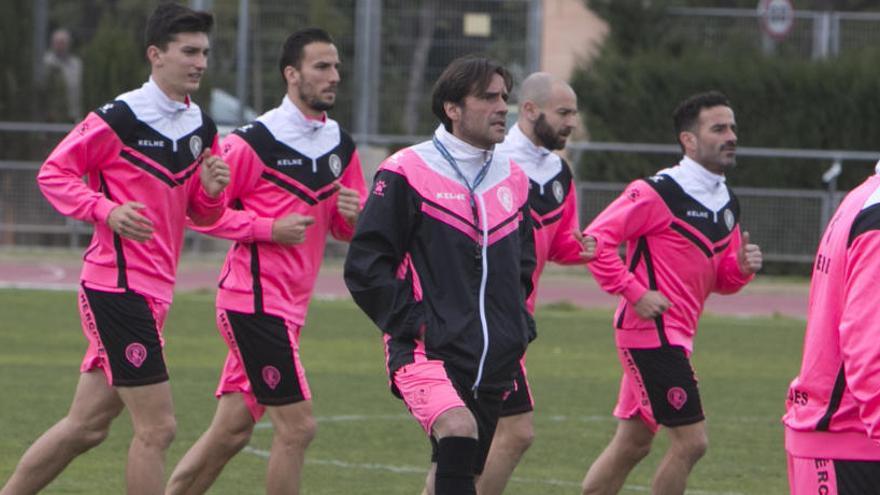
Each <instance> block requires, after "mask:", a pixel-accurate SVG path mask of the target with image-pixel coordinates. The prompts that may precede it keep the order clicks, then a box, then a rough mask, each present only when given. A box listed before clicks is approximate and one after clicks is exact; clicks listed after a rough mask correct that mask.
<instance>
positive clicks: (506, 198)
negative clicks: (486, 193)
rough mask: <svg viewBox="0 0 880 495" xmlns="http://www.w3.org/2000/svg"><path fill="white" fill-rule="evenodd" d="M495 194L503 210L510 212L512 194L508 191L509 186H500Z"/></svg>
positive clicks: (511, 208)
mask: <svg viewBox="0 0 880 495" xmlns="http://www.w3.org/2000/svg"><path fill="white" fill-rule="evenodd" d="M495 195H496V196H497V197H498V201H500V202H501V206H502V207H504V211H506V212H507V213H510V212H511V211H512V210H513V194H512V193H511V192H510V188H508V187H507V186H501V187H499V188H498V192H496V193H495Z"/></svg>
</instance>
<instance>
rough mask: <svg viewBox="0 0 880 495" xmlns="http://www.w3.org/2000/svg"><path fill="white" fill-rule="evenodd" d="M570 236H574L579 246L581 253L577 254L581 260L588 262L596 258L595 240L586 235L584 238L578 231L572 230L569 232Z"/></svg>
mask: <svg viewBox="0 0 880 495" xmlns="http://www.w3.org/2000/svg"><path fill="white" fill-rule="evenodd" d="M571 235H573V236H574V238H575V240H577V241H578V243H579V244H580V245H581V252H580V253H578V254H579V255H580V257H581V258H583V259H584V260H586V261H590V260H592V259H593V258H595V257H596V238H595V237H593V236H591V235H588V236H585V235H584V234H582V233H581V231H580V230H578V229H574V230H572V231H571Z"/></svg>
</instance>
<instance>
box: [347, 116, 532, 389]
mask: <svg viewBox="0 0 880 495" xmlns="http://www.w3.org/2000/svg"><path fill="white" fill-rule="evenodd" d="M434 138H435V139H436V141H438V142H439V145H438V144H435V142H434V141H433V140H432V141H427V142H424V143H420V144H417V145H415V146H412V147H409V148H405V149H403V150H401V151H399V152H397V153H395V154H394V155H392V156H391V157H390V158H388V159H387V160H385V161H384V162H383V163H382V166H381V167H380V169H379V171H378V172H377V173H376V177H375V182H374V185H373V190H372V193H371V194H370V197H369V199H368V200H367V204H366V206H365V208H364V211H363V212H362V213H361V216H360V219H359V220H358V225H357V230H356V232H355V235H354V238H353V239H352V241H351V245H350V247H349V251H348V257H347V258H346V262H345V282H346V285H347V286H348V289H349V291H351V294H352V297H353V298H354V300H355V302H356V303H357V304H358V305H359V306H360V307H361V309H363V310H364V312H365V313H366V314H367V315H368V316H369V317H370V318H371V319H372V320H373V321H374V322H375V323H376V325H377V326H378V327H379V328H380V329H381V330H382V331H383V332H385V334H386V339H385V340H386V345H387V352H388V368H389V372H390V373H392V374H393V373H394V371H396V370H397V369H398V368H400V367H401V366H403V365H406V364H409V363H412V362H413V360H414V357H413V355H414V351H415V349H416V345H417V339H422V340H423V342H424V349H425V353H426V355H427V357H428V358H429V359H440V360H443V361H444V362H445V363H446V365H447V367H453V368H454V369H456V370H458V371H459V372H460V373H463V374H465V375H466V376H467V377H469V379H470V380H472V384H473V387H474V388H475V389H477V388H479V387H480V386H481V385H484V386H486V387H507V386H509V385H510V384H511V383H512V379H513V377H514V375H515V374H516V372H517V370H518V363H519V359H520V357H521V356H522V355H523V353H524V352H525V349H526V346H527V344H528V342H529V341H530V340H531V339H532V338H534V336H535V335H534V322H533V321H532V318H531V316H530V314H529V312H528V310H527V309H526V299H527V298H528V297H529V295H530V293H531V291H532V282H531V280H532V273H533V271H534V265H535V257H534V240H533V234H532V231H533V229H532V223H531V213H530V211H529V203H528V177H526V175H525V174H523V172H522V170H520V169H519V167H518V166H516V164H515V163H513V161H512V160H511V159H510V157H509V156H508V155H507V154H506V153H504V152H502V151H495V152H494V153H493V152H492V151H486V150H481V149H478V148H475V147H473V146H470V145H469V144H467V143H465V142H463V141H461V140H459V139H458V138H456V137H455V136H453V135H452V134H450V133H449V132H447V131H446V130H445V129H443V127H442V126H441V127H440V128H438V129H437V131H436V132H435V134H434ZM440 145H442V147H443V148H445V149H447V150H448V153H449V154H450V155H451V157H452V159H454V161H455V162H456V163H457V164H458V165H457V166H458V167H459V169H460V171H462V173H463V174H462V175H463V176H464V178H465V180H467V181H468V182H472V181H474V182H475V178H476V177H479V175H480V173H481V171H482V170H484V169H485V171H486V172H485V176H484V179H483V180H482V181H481V182H480V183H479V186H477V187H476V188H475V189H474V194H473V196H472V195H471V193H470V190H469V188H468V187H467V186H466V185H465V184H464V182H463V181H462V180H461V177H459V175H458V173H457V172H456V171H455V169H454V168H453V167H452V165H451V164H450V162H449V161H448V160H447V159H445V158H444V157H443V154H442V152H441V151H440V149H441V147H440ZM485 167H488V168H485Z"/></svg>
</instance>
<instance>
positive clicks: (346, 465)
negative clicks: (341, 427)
mask: <svg viewBox="0 0 880 495" xmlns="http://www.w3.org/2000/svg"><path fill="white" fill-rule="evenodd" d="M244 451H245V452H247V453H248V454H252V455H255V456H257V457H262V458H263V459H268V458H269V451H267V450H262V449H255V448H253V447H251V446H247V447H245V448H244ZM305 462H306V464H311V465H315V466H332V467H337V468H340V469H360V470H367V471H388V472H391V473H395V474H417V475H420V476H424V475H425V474H426V473H427V469H426V468H425V467H424V466H422V467H418V466H395V465H391V464H378V463H373V462H369V463H360V462H346V461H340V460H338V459H314V458H312V457H309V456H306V461H305ZM510 481H511V482H513V483H523V484H530V485H552V486H570V487H579V486H581V484H580V483H579V482H575V481H568V480H558V479H553V478H544V479H538V478H523V477H520V476H513V477H511V478H510ZM623 488H624V489H625V490H629V491H634V492H645V493H647V492H650V491H651V488H650V487H647V486H641V485H625V486H624V487H623ZM686 493H687V494H688V495H745V494H743V493H739V492H716V491H710V490H687V492H686Z"/></svg>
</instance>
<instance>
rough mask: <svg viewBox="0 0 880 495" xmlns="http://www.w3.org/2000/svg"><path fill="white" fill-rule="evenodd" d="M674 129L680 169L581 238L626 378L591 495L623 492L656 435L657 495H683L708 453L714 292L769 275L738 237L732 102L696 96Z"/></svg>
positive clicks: (626, 200) (608, 213) (640, 189)
mask: <svg viewBox="0 0 880 495" xmlns="http://www.w3.org/2000/svg"><path fill="white" fill-rule="evenodd" d="M673 121H674V124H675V132H676V133H677V135H678V140H679V144H680V145H681V148H682V150H683V151H684V158H682V160H681V162H679V163H678V165H675V166H673V167H670V168H667V169H664V170H661V171H660V172H658V173H657V175H655V176H653V177H649V178H648V179H644V180H637V181H634V182H632V183H631V184H630V185H629V186H627V188H626V189H625V190H624V192H623V194H621V195H620V197H618V198H617V199H616V200H615V201H614V202H612V203H611V204H610V205H609V206H608V207H607V208H606V209H605V210H604V211H603V212H602V213H600V214H599V216H597V217H596V219H595V220H593V222H592V223H591V224H590V225H589V226H588V227H587V229H586V230H585V231H584V234H585V235H586V236H588V237H593V238H595V239H596V244H597V245H596V253H597V254H596V257H595V258H594V259H593V260H592V261H591V262H590V263H589V267H590V270H591V271H592V272H593V276H594V277H595V279H596V281H597V283H598V284H599V285H600V286H601V287H602V289H603V290H605V291H606V292H609V293H612V294H619V295H620V296H621V298H620V304H619V306H618V308H617V312H616V314H615V317H614V328H615V340H616V342H617V347H618V355H619V357H620V361H621V364H622V365H623V371H624V373H623V380H622V382H621V387H620V396H619V398H618V402H617V406H616V408H615V409H614V415H615V416H617V417H618V418H619V422H618V427H617V432H616V434H615V436H614V438H613V439H612V440H611V443H610V444H609V445H608V447H607V448H606V449H605V451H604V452H602V454H601V455H600V456H599V458H598V459H596V461H595V462H594V463H593V465H592V466H591V467H590V469H589V471H588V472H587V475H586V477H585V478H584V481H583V493H584V494H589V495H596V494H602V495H608V494H615V493H617V492H618V491H619V490H620V488H621V487H622V486H623V483H624V482H625V481H626V477H627V475H628V474H629V472H630V470H632V468H633V467H635V465H636V464H638V462H639V461H640V460H641V459H642V458H644V457H645V456H646V455H647V454H648V451H649V450H650V448H651V443H652V441H653V439H654V435H655V434H656V432H657V430H658V428H659V426H660V425H663V426H666V427H667V428H668V431H669V438H670V445H669V449H668V450H667V452H666V455H665V456H664V457H663V460H662V461H661V463H660V466H659V467H658V468H657V472H656V473H655V476H654V481H653V486H652V493H654V494H662V495H680V494H683V493H684V490H685V485H686V483H687V476H688V473H689V472H690V470H691V468H692V467H693V466H694V464H696V462H697V461H698V460H699V459H700V457H702V455H703V454H704V453H705V450H706V447H707V444H708V440H707V437H706V423H705V421H704V416H703V411H702V406H701V404H700V396H699V391H698V389H697V379H696V376H695V374H694V371H693V368H692V367H691V364H690V354H691V352H692V351H693V338H694V335H695V333H696V330H697V323H698V320H699V317H700V314H701V313H702V311H703V304H704V303H705V301H706V298H708V297H709V294H710V293H712V292H718V293H721V294H729V293H733V292H736V291H737V290H739V289H740V288H742V287H743V286H744V285H745V284H746V283H748V282H749V281H750V280H751V279H752V277H753V275H754V273H755V272H757V271H758V270H759V269H760V268H761V261H762V256H761V251H760V249H759V248H758V246H756V245H754V244H749V242H748V234H747V233H745V234H741V233H740V227H739V216H740V210H739V202H738V201H737V198H736V196H734V194H733V192H732V191H731V190H730V188H729V187H728V186H727V185H726V184H725V178H724V174H725V172H726V171H727V170H728V169H730V168H731V167H733V166H734V164H735V159H736V121H735V119H734V115H733V110H732V109H731V108H730V103H729V102H728V100H727V98H726V97H725V96H724V95H722V94H721V93H718V92H714V91H712V92H708V93H701V94H697V95H694V96H691V97H690V98H688V99H686V100H685V101H684V102H682V103H681V104H680V105H679V106H678V108H677V109H676V110H675V112H674V114H673ZM622 243H626V264H625V265H624V263H623V261H622V260H621V259H620V257H619V256H618V246H619V245H620V244H622Z"/></svg>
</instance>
